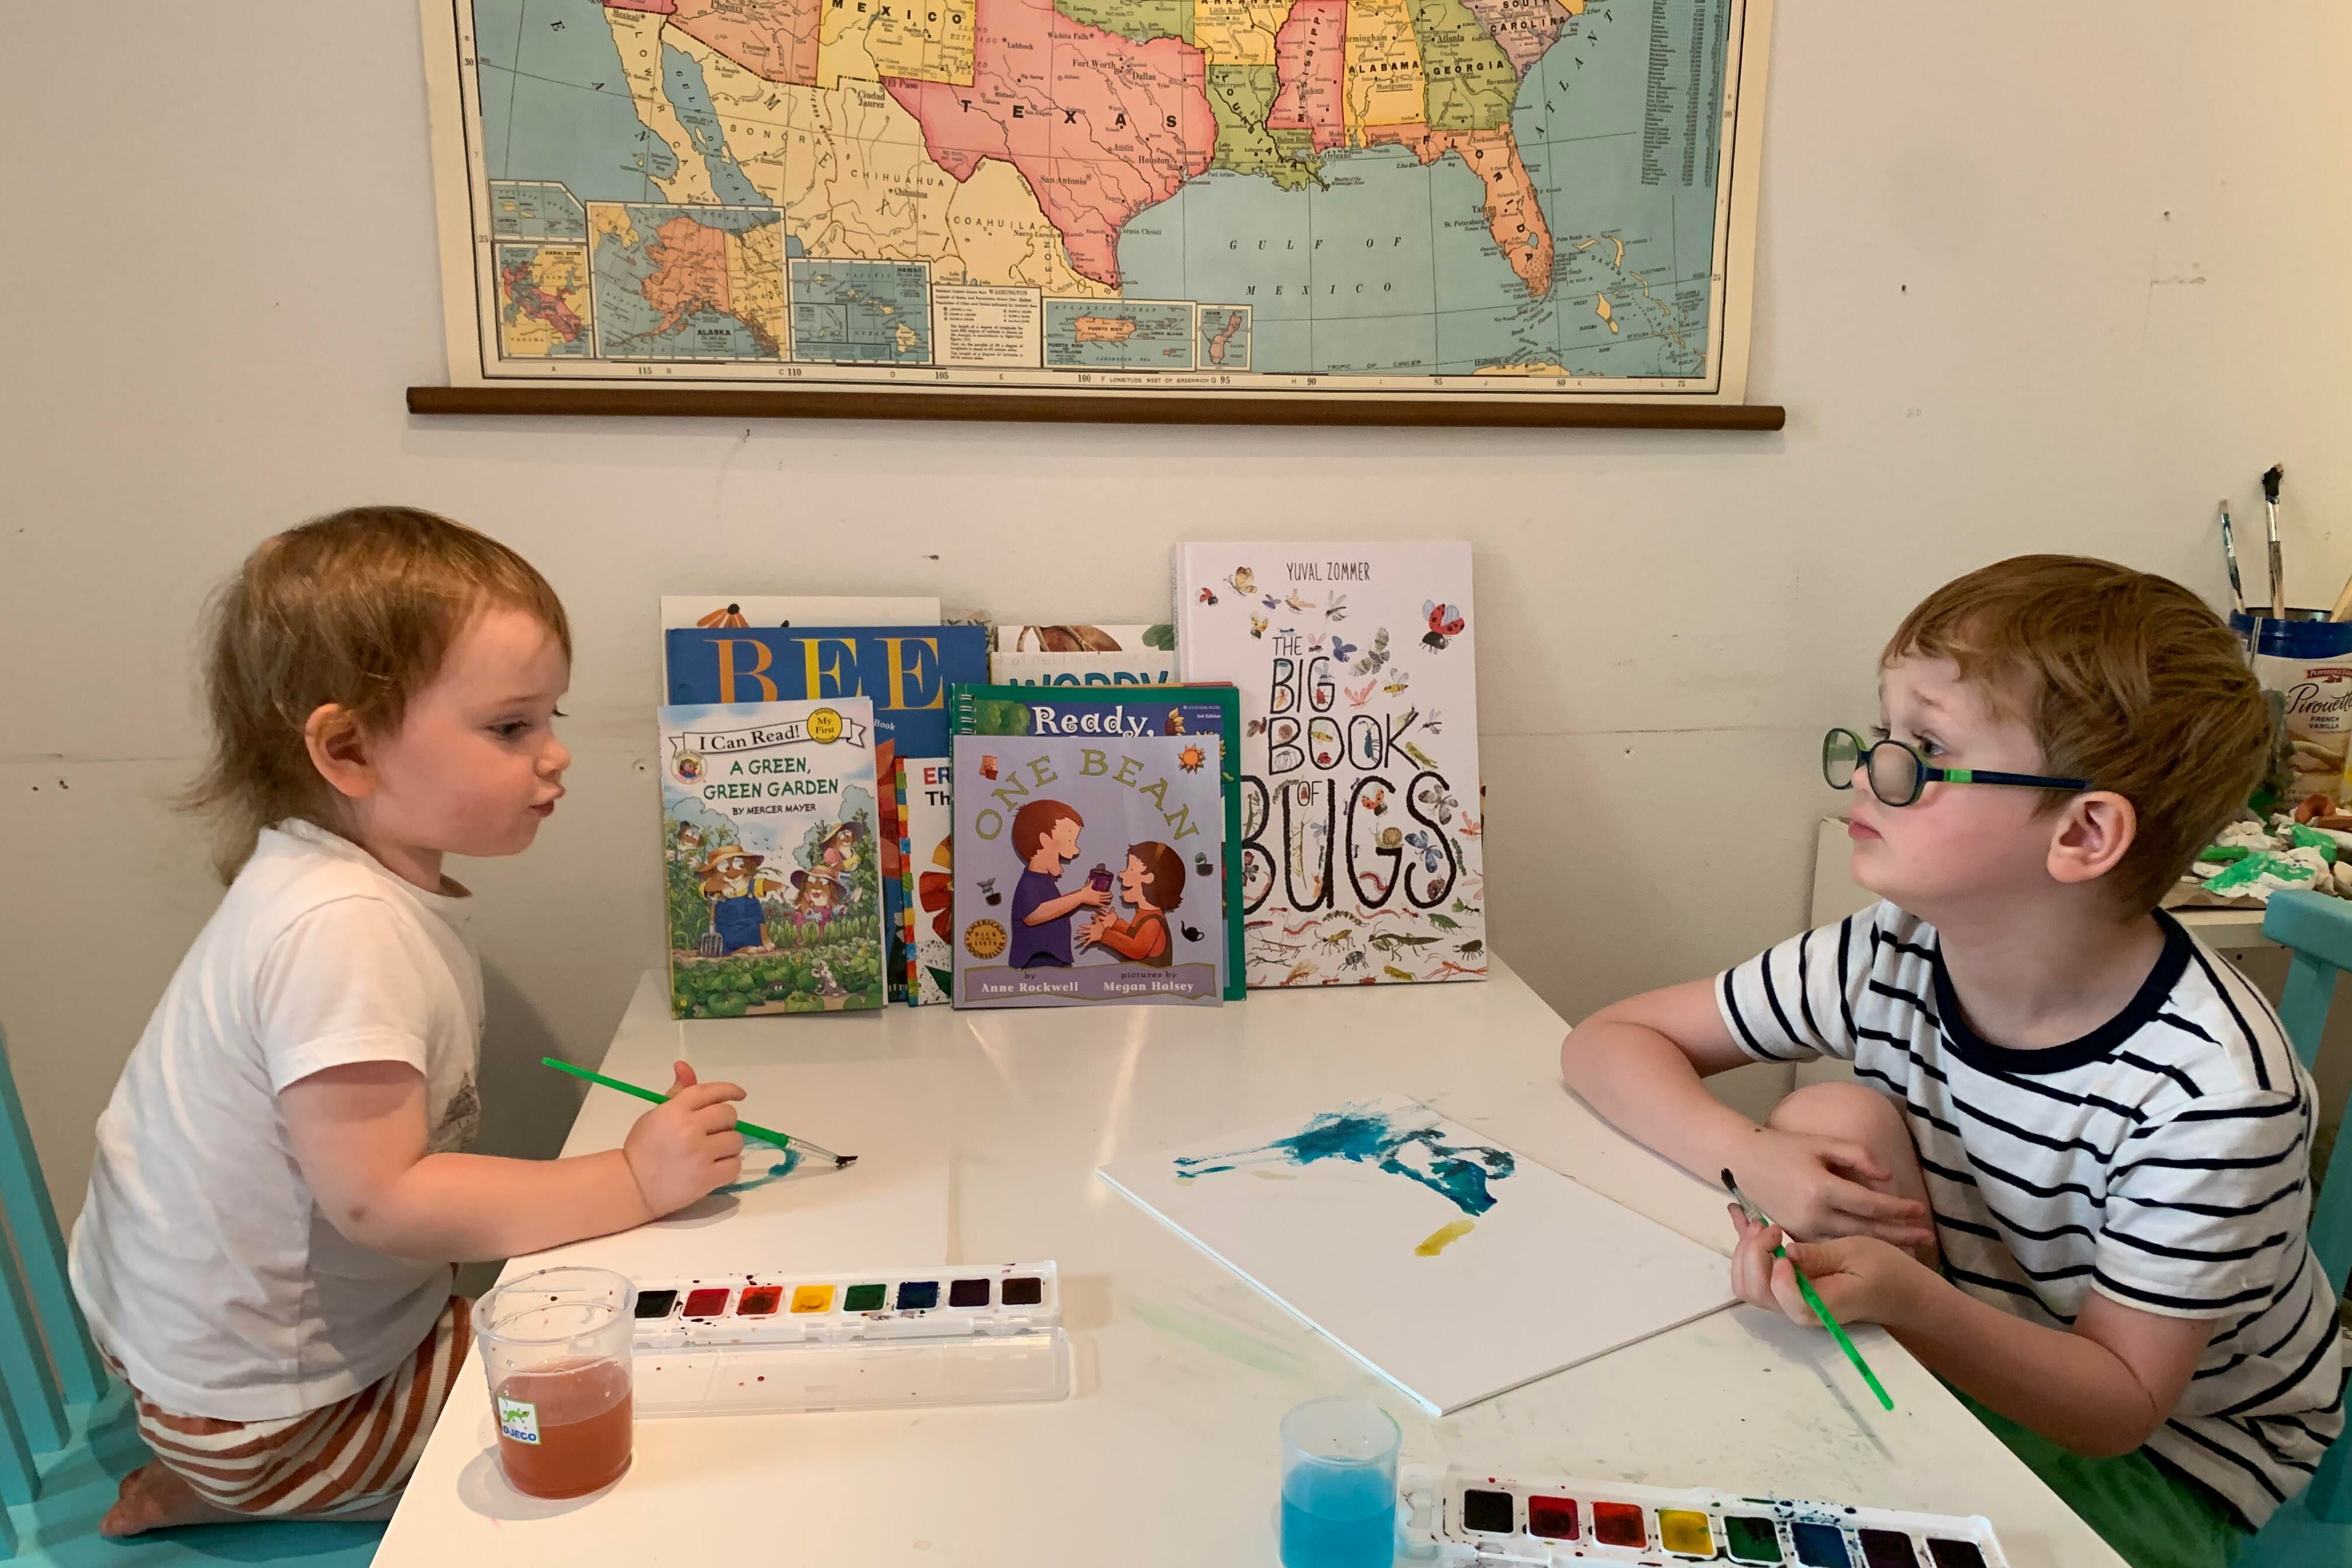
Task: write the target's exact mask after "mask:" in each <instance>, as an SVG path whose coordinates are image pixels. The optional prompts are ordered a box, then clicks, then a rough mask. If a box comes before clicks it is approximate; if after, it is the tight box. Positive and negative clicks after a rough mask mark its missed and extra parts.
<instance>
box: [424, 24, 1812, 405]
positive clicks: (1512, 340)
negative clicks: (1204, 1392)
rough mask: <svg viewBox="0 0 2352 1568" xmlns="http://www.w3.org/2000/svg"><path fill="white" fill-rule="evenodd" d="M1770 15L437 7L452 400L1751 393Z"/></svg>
mask: <svg viewBox="0 0 2352 1568" xmlns="http://www.w3.org/2000/svg"><path fill="white" fill-rule="evenodd" d="M423 14H424V20H425V54H426V60H427V66H428V82H429V86H430V89H431V92H432V98H433V101H432V109H433V127H434V142H435V166H436V182H437V190H438V199H439V209H440V218H441V228H442V241H443V246H442V249H443V271H444V277H443V284H444V292H445V297H446V302H447V318H448V331H449V344H450V363H451V378H452V380H453V382H456V383H457V384H483V383H496V382H504V381H513V380H523V381H532V380H537V381H542V382H555V383H578V382H587V383H591V384H596V383H601V384H606V385H610V384H614V383H624V384H668V385H677V384H689V385H691V384H742V383H745V382H752V383H769V384H788V385H797V386H801V387H835V388H842V387H859V388H865V389H873V388H877V387H889V386H893V385H895V386H899V387H906V388H910V389H911V388H939V387H949V388H953V389H956V390H960V391H973V390H979V391H992V390H994V391H1005V392H1036V391H1040V390H1046V391H1059V392H1066V393H1070V394H1073V395H1108V396H1117V395H1120V394H1122V393H1128V392H1132V391H1136V390H1145V391H1158V392H1181V393H1191V394H1197V395H1202V396H1216V395H1221V394H1227V395H1229V394H1236V393H1246V394H1252V395H1268V394H1284V395H1297V396H1301V397H1330V396H1334V395H1338V396H1381V395H1397V394H1404V395H1415V396H1423V397H1427V396H1433V395H1434V396H1440V397H1463V398H1478V397H1493V396H1503V397H1513V398H1533V397H1560V398H1577V399H1588V400H1589V399H1591V398H1594V397H1596V396H1599V397H1607V398H1612V399H1622V398H1627V397H1658V398H1671V399H1678V400H1685V401H1688V400H1702V401H1704V400H1721V401H1735V402H1736V401H1738V400H1739V399H1740V398H1741V396H1742V395H1744V392H1745V381H1746V359H1747V336H1748V333H1747V317H1748V300H1747V294H1748V277H1749V272H1750V230H1751V229H1752V227H1753V224H1754V216H1755V207H1756V199H1755V179H1756V174H1755V169H1756V165H1757V163H1758V148H1757V141H1758V134H1759V125H1760V122H1761V117H1762V82H1763V66H1764V59H1765V55H1766V29H1767V26H1768V25H1769V0H1050V3H1049V0H602V3H601V4H600V3H598V0H423Z"/></svg>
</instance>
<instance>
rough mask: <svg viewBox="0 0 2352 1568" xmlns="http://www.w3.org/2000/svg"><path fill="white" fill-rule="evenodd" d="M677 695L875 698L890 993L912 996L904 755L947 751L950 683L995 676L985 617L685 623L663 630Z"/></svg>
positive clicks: (939, 756) (672, 695)
mask: <svg viewBox="0 0 2352 1568" xmlns="http://www.w3.org/2000/svg"><path fill="white" fill-rule="evenodd" d="M663 652H664V655H665V665H664V668H665V670H666V671H667V675H666V682H667V689H668V693H669V700H670V701H672V702H676V703H684V702H774V701H786V702H790V701H798V700H825V699H829V698H840V697H864V698H866V699H867V700H870V701H871V702H872V703H873V705H874V735H875V748H874V762H875V768H876V774H877V778H879V779H880V781H881V795H882V799H881V816H880V819H879V821H878V824H877V826H878V828H879V831H880V835H881V839H882V890H883V899H884V901H885V903H886V905H887V909H888V912H889V928H888V934H889V942H890V949H891V952H890V974H889V985H890V999H891V1000H892V1001H894V1002H898V1001H904V1000H906V997H907V947H906V931H905V928H906V910H905V908H904V901H905V898H906V894H905V891H904V877H903V875H902V869H903V868H901V867H900V866H899V864H898V842H899V839H900V838H901V837H903V836H904V830H905V825H904V824H902V823H901V822H900V821H899V820H898V789H897V786H896V780H897V778H898V759H899V758H901V757H905V758H908V759H909V760H918V761H919V760H920V759H923V758H933V759H936V760H937V761H938V762H939V763H940V764H942V765H944V764H945V763H946V762H947V756H948V688H949V686H950V684H952V683H954V682H957V681H977V680H985V679H988V631H987V628H986V627H984V626H678V627H673V628H671V629H670V630H668V631H667V632H665V633H664V634H663Z"/></svg>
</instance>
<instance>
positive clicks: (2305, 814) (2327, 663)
mask: <svg viewBox="0 0 2352 1568" xmlns="http://www.w3.org/2000/svg"><path fill="white" fill-rule="evenodd" d="M2230 629H2231V631H2233V632H2236V633H2237V634H2238V635H2239V636H2240V637H2242V638H2244V639H2245V643H2246V650H2247V655H2248V657H2249V658H2250V659H2251V660H2252V665H2253V670H2254V679H2256V680H2258V681H2260V682H2261V683H2262V688H2263V691H2264V692H2266V693H2268V694H2269V696H2270V699H2271V710H2272V712H2273V716H2274V717H2275V718H2276V719H2277V721H2278V723H2279V729H2280V742H2281V751H2282V754H2281V756H2280V758H2279V763H2280V764H2281V765H2280V766H2279V767H2277V768H2274V769H2273V773H2274V774H2275V773H2284V778H2274V779H2273V784H2274V786H2275V787H2276V788H2277V789H2278V790H2279V791H2280V792H2281V797H2282V798H2281V799H2280V802H2279V807H2278V808H2279V809H2280V810H2283V811H2292V812H2294V814H2295V816H2297V817H2299V818H2300V819H2302V820H2303V821H2305V822H2309V821H2311V820H2312V819H2313V818H2314V817H2316V816H2337V815H2340V814H2342V813H2343V811H2344V808H2345V805H2346V804H2347V799H2352V795H2347V784H2346V780H2345V767H2346V763H2347V759H2352V621H2338V620H2332V619H2330V618H2329V616H2328V612H2327V611H2326V610H2304V609H2290V610H2288V611H2287V618H2286V619H2284V620H2278V619H2273V618H2272V617H2271V616H2246V615H2234V616H2231V617H2230Z"/></svg>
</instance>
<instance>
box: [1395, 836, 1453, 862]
mask: <svg viewBox="0 0 2352 1568" xmlns="http://www.w3.org/2000/svg"><path fill="white" fill-rule="evenodd" d="M1404 841H1405V843H1406V844H1408V845H1410V846H1411V847H1413V848H1415V849H1418V850H1420V851H1421V863H1422V868H1423V870H1428V871H1434V870H1436V869H1437V868H1439V867H1440V866H1442V865H1444V863H1445V851H1444V849H1442V848H1440V847H1438V843H1437V839H1436V837H1435V836H1433V835H1432V834H1427V833H1408V834H1406V835H1405V836H1404Z"/></svg>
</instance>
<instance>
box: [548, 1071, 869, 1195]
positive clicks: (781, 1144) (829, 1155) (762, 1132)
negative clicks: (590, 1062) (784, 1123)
mask: <svg viewBox="0 0 2352 1568" xmlns="http://www.w3.org/2000/svg"><path fill="white" fill-rule="evenodd" d="M539 1064H540V1066H541V1067H551V1068H554V1069H555V1070H556V1071H557V1072H568V1073H570V1074H571V1075H572V1077H573V1078H584V1079H587V1080H588V1081H589V1082H590V1083H601V1084H603V1085H604V1087H605V1088H606V1089H619V1090H620V1091H621V1092H622V1093H623V1094H634V1095H635V1096H636V1097H637V1098H638V1099H639V1100H651V1101H652V1102H653V1103H654V1104H656V1105H662V1104H666V1103H667V1102H668V1100H669V1096H668V1095H666V1094H656V1093H655V1092H654V1091H653V1090H652V1089H640V1088H639V1087H638V1086H637V1085H635V1084H634V1083H623V1082H622V1081H621V1080H620V1079H616V1078H606V1077H605V1076H604V1074H603V1073H600V1072H590V1071H589V1070H588V1069H587V1068H576V1067H573V1066H572V1064H571V1063H570V1062H560V1061H557V1060H556V1059H555V1058H553V1057H541V1058H539ZM735 1131H738V1132H740V1133H741V1134H743V1136H744V1137H746V1138H757V1139H758V1140H759V1141H760V1142H762V1143H772V1144H774V1145H775V1146H776V1147H777V1148H779V1149H783V1148H793V1149H798V1150H799V1151H800V1152H801V1157H802V1158H803V1159H807V1160H830V1161H832V1162H833V1163H834V1168H835V1170H839V1169H840V1168H841V1167H842V1166H844V1165H854V1164H856V1163H857V1156H856V1155H855V1154H836V1153H835V1152H833V1151H832V1150H830V1149H820V1148H818V1147H817V1146H816V1145H815V1144H814V1143H812V1142H809V1141H808V1140H807V1139H805V1138H790V1137H786V1136H785V1135H784V1134H783V1133H782V1132H776V1131H770V1130H769V1129H767V1128H765V1127H762V1126H761V1125H760V1124H759V1123H758V1122H756V1121H737V1122H736V1123H735Z"/></svg>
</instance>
